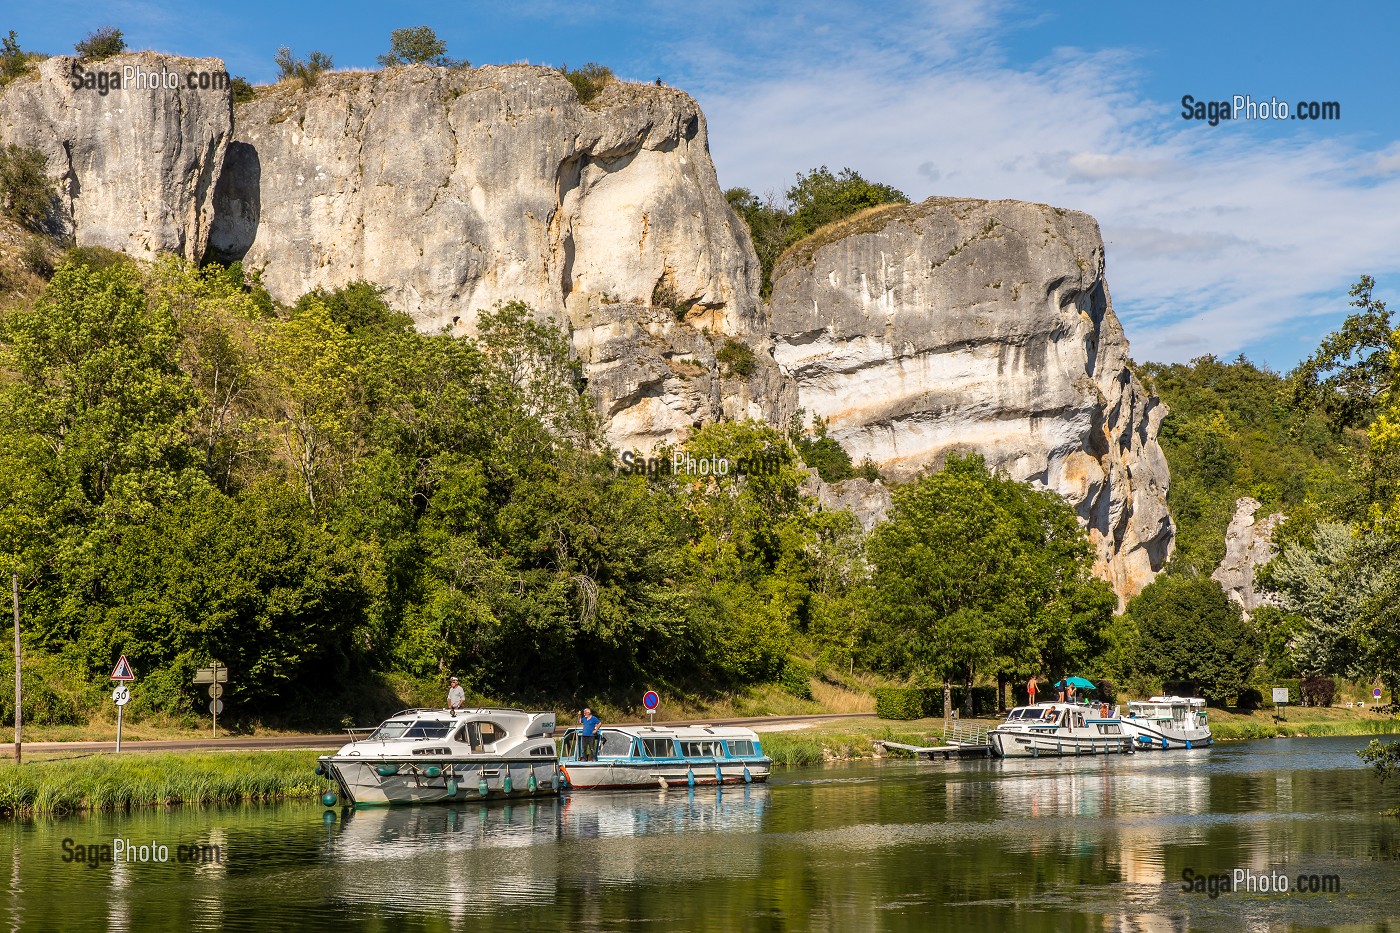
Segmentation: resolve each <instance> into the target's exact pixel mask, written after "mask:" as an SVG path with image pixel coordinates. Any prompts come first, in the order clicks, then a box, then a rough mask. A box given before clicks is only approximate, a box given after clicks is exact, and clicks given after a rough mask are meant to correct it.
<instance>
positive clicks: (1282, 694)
mask: <svg viewBox="0 0 1400 933" xmlns="http://www.w3.org/2000/svg"><path fill="white" fill-rule="evenodd" d="M1274 702H1275V703H1287V702H1288V688H1287V687H1275V688H1274Z"/></svg>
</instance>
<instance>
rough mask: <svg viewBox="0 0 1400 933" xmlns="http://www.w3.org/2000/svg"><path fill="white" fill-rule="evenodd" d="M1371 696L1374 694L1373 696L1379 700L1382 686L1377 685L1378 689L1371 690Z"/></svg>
mask: <svg viewBox="0 0 1400 933" xmlns="http://www.w3.org/2000/svg"><path fill="white" fill-rule="evenodd" d="M1371 696H1373V697H1375V698H1376V699H1377V700H1379V699H1380V698H1381V688H1380V687H1377V688H1376V689H1374V690H1372V691H1371Z"/></svg>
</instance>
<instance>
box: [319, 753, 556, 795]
mask: <svg viewBox="0 0 1400 933" xmlns="http://www.w3.org/2000/svg"><path fill="white" fill-rule="evenodd" d="M320 762H321V765H322V767H323V769H324V771H325V773H326V775H327V776H328V777H330V778H331V779H332V780H334V781H335V782H336V784H337V785H339V787H340V793H341V797H342V799H343V800H344V802H346V803H349V804H353V805H354V806H357V807H383V806H391V805H396V804H421V803H462V802H469V801H473V800H504V799H511V800H515V799H519V798H525V797H547V796H551V795H554V794H557V793H558V792H559V781H558V770H557V768H558V763H557V761H556V760H555V759H553V758H539V757H535V758H524V759H500V758H498V759H482V758H473V759H455V760H454V759H435V760H434V761H432V762H431V763H429V762H425V761H421V760H418V761H414V760H407V759H403V758H359V757H351V756H337V755H327V756H325V757H323V758H321V759H320ZM429 769H433V770H434V771H435V772H436V773H430V771H429ZM386 772H387V773H386ZM531 776H533V777H534V779H535V780H534V789H531V782H530V778H531ZM507 777H509V781H507ZM483 781H484V782H485V783H484V785H483ZM483 786H484V788H485V793H482V789H483Z"/></svg>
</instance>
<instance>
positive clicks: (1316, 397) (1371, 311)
mask: <svg viewBox="0 0 1400 933" xmlns="http://www.w3.org/2000/svg"><path fill="white" fill-rule="evenodd" d="M1375 288H1376V281H1375V279H1373V278H1371V276H1369V275H1363V276H1362V277H1361V278H1360V279H1358V280H1357V282H1356V284H1355V285H1353V286H1352V287H1351V291H1350V293H1349V294H1350V295H1351V299H1352V300H1351V307H1353V308H1356V309H1358V310H1357V312H1356V313H1355V314H1350V315H1348V316H1347V318H1346V320H1345V321H1343V322H1342V327H1341V329H1340V330H1338V331H1336V332H1335V333H1332V334H1329V335H1327V337H1326V338H1325V339H1324V340H1323V341H1322V345H1321V346H1320V347H1319V348H1318V350H1317V352H1316V353H1314V354H1312V355H1311V356H1309V357H1308V358H1307V359H1306V360H1304V361H1303V362H1302V363H1300V364H1298V368H1297V369H1296V370H1295V371H1294V373H1293V375H1292V376H1291V377H1290V379H1289V389H1290V396H1291V397H1290V401H1291V403H1292V405H1293V407H1294V408H1295V409H1298V410H1303V411H1309V410H1316V409H1321V410H1322V411H1323V412H1324V413H1325V414H1326V415H1327V417H1328V419H1329V420H1330V422H1331V424H1332V426H1333V428H1334V429H1335V430H1337V431H1341V430H1343V429H1345V428H1364V427H1366V426H1367V425H1368V424H1370V422H1371V421H1372V419H1373V418H1374V417H1375V416H1376V414H1377V413H1378V411H1379V405H1380V402H1381V400H1382V398H1383V397H1386V396H1388V393H1389V392H1390V390H1391V388H1392V387H1393V386H1394V384H1395V375H1396V370H1397V368H1400V334H1397V331H1396V329H1395V327H1394V325H1393V324H1392V323H1391V320H1390V310H1389V309H1388V308H1386V306H1385V302H1383V301H1380V300H1379V299H1377V298H1376V297H1375Z"/></svg>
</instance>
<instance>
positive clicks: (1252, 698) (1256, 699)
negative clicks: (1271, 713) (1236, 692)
mask: <svg viewBox="0 0 1400 933" xmlns="http://www.w3.org/2000/svg"><path fill="white" fill-rule="evenodd" d="M1263 703H1264V694H1263V693H1262V692H1261V691H1260V690H1259V689H1258V688H1257V687H1246V688H1245V689H1244V690H1241V691H1240V696H1239V699H1237V700H1236V701H1235V705H1236V706H1238V707H1239V708H1240V709H1251V710H1252V709H1258V708H1259V707H1260V706H1262V705H1263Z"/></svg>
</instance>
